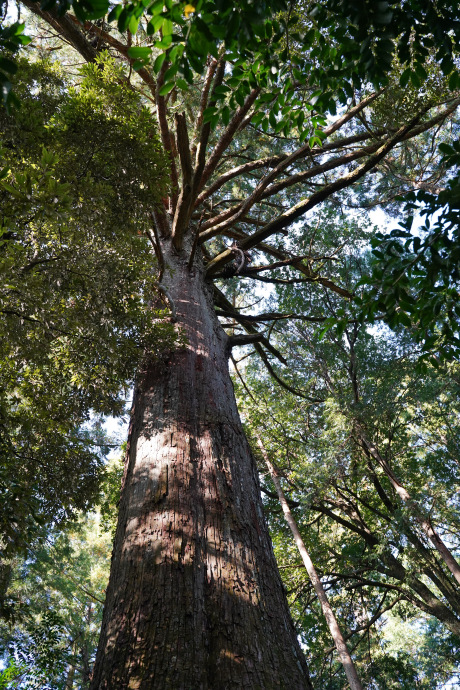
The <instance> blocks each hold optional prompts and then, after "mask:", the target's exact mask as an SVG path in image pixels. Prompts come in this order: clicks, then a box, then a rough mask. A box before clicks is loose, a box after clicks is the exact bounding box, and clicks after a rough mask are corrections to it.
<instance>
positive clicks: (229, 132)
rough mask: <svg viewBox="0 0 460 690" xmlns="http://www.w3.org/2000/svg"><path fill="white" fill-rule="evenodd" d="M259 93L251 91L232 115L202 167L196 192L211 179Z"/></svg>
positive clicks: (258, 91)
mask: <svg viewBox="0 0 460 690" xmlns="http://www.w3.org/2000/svg"><path fill="white" fill-rule="evenodd" d="M259 93H260V88H256V89H253V90H252V91H251V93H250V94H249V96H247V97H246V100H245V101H244V103H243V105H242V106H240V107H239V108H238V110H237V111H236V112H235V114H234V115H233V117H232V119H231V120H230V122H229V123H228V125H227V127H226V129H225V131H224V133H223V134H222V136H221V138H220V139H219V141H218V142H217V144H216V145H215V147H214V149H213V151H212V152H211V155H210V156H209V158H208V161H207V163H206V165H205V166H204V170H203V174H202V175H201V177H200V179H199V182H198V184H197V187H196V191H197V192H199V191H200V190H201V189H202V188H203V187H204V185H205V184H206V182H207V181H208V180H209V178H210V177H211V175H212V173H213V172H214V170H215V169H216V167H217V165H218V163H219V161H220V159H221V158H222V155H223V153H224V151H225V150H226V149H227V148H228V146H229V145H230V144H231V142H232V141H233V137H234V136H235V134H236V132H237V131H238V129H239V128H240V126H241V123H242V122H243V119H244V117H245V115H246V114H247V113H248V112H249V110H250V109H251V108H252V106H253V104H254V101H255V100H256V98H257V96H258V95H259Z"/></svg>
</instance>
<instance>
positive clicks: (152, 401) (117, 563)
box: [91, 245, 311, 690]
mask: <svg viewBox="0 0 460 690" xmlns="http://www.w3.org/2000/svg"><path fill="white" fill-rule="evenodd" d="M187 257H188V254H186V252H183V253H181V254H180V255H178V254H175V253H174V250H172V249H171V245H168V247H167V248H166V249H165V261H166V264H167V268H166V271H165V275H164V279H163V282H164V284H165V286H166V288H167V290H168V293H169V294H170V296H171V298H172V300H173V301H174V304H175V310H176V318H177V323H178V326H179V327H181V328H182V329H183V331H184V332H185V334H186V337H187V344H186V346H185V347H182V348H180V349H177V350H176V351H174V352H170V353H168V355H167V356H166V357H165V358H164V359H163V361H150V362H148V361H147V362H146V364H145V366H144V371H143V373H142V376H141V377H140V379H139V383H138V385H137V386H136V390H135V396H134V402H133V412H132V420H131V429H130V437H129V448H128V453H127V466H126V469H125V480H124V487H123V492H122V498H121V502H120V514H119V524H118V528H117V534H116V538H115V545H114V552H113V560H112V572H111V577H110V583H109V587H108V591H107V600H106V606H105V611H104V619H103V625H102V633H101V638H100V642H99V648H98V653H97V658H96V665H95V670H94V674H93V681H92V685H91V688H92V689H93V690H96V688H97V689H98V690H100V689H102V688H105V689H108V688H110V689H115V688H116V689H117V690H121V689H122V688H130V689H133V688H136V689H141V690H147V689H148V690H155V689H156V688H158V690H168V688H170V689H174V690H181V689H184V690H191V689H203V690H205V689H208V688H209V689H211V688H212V689H216V688H219V690H224V689H225V688H251V689H255V688H261V689H262V688H263V689H264V690H269V689H270V688H277V689H279V688H290V689H297V688H298V689H299V690H300V689H302V690H303V689H309V688H311V684H310V681H309V677H308V670H307V666H306V663H305V660H304V656H303V654H302V651H301V649H300V647H299V644H298V642H297V639H296V634H295V630H294V627H293V624H292V621H291V618H290V615H289V610H288V607H287V602H286V598H285V594H284V591H283V587H282V584H281V580H280V577H279V574H278V571H277V568H276V563H275V559H274V554H273V550H272V546H271V542H270V538H269V535H268V531H267V527H266V525H265V522H264V517H263V513H262V503H261V497H260V489H259V483H258V476H257V470H256V467H255V463H254V461H253V458H252V455H251V452H250V449H249V446H248V443H247V441H246V438H245V436H244V433H243V429H242V426H241V422H240V419H239V416H238V412H237V408H236V403H235V398H234V394H233V387H232V383H231V379H230V376H229V372H228V363H227V357H228V350H229V344H228V338H227V336H226V334H225V333H224V331H223V330H222V328H221V327H220V325H219V323H218V321H217V318H216V316H215V313H214V309H213V306H212V299H211V297H212V296H211V294H210V292H208V289H207V288H206V286H205V284H204V282H203V275H202V271H201V268H200V267H196V266H195V267H194V268H193V269H192V271H191V272H189V271H188V268H187Z"/></svg>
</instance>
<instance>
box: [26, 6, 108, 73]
mask: <svg viewBox="0 0 460 690" xmlns="http://www.w3.org/2000/svg"><path fill="white" fill-rule="evenodd" d="M23 5H24V6H25V7H27V9H28V10H30V11H31V12H33V14H36V15H37V17H40V18H41V19H43V20H44V21H45V22H46V23H47V24H49V25H50V26H52V27H53V29H55V30H56V31H57V32H58V34H59V35H60V36H62V38H64V39H65V40H66V41H68V42H69V43H70V45H72V46H73V47H74V48H75V50H77V51H78V52H79V53H80V55H81V56H82V57H83V58H84V59H85V60H86V61H87V62H94V61H95V59H96V56H97V54H98V51H97V49H96V48H94V46H92V45H91V43H90V42H89V41H88V39H87V38H86V36H85V35H84V34H83V33H82V32H81V31H80V29H79V28H78V26H77V25H76V24H75V23H74V22H73V19H72V18H71V15H69V14H65V15H64V16H63V17H58V15H57V14H56V12H54V11H53V10H51V11H50V12H46V11H45V10H42V9H41V7H40V3H39V2H32V0H23Z"/></svg>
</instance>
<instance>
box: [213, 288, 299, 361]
mask: <svg viewBox="0 0 460 690" xmlns="http://www.w3.org/2000/svg"><path fill="white" fill-rule="evenodd" d="M214 298H215V302H216V304H217V305H218V306H220V307H221V308H222V309H223V311H226V312H227V313H229V314H231V316H232V317H233V318H234V319H235V321H238V322H239V323H241V325H242V326H243V328H244V329H245V331H246V333H249V334H250V335H260V333H259V331H258V330H257V329H256V328H254V326H251V324H250V323H248V321H247V320H245V318H244V315H242V314H240V312H239V311H238V310H237V309H236V308H235V307H234V306H233V304H232V303H231V302H229V301H228V299H227V298H226V297H225V295H224V293H223V292H221V291H220V290H219V289H218V288H217V287H216V286H214ZM260 342H261V343H263V344H264V346H265V347H266V348H267V350H268V351H269V352H271V353H272V355H274V356H275V357H276V358H277V359H279V361H280V362H282V364H287V362H286V360H285V358H284V357H283V355H282V354H281V353H280V352H278V350H277V349H276V348H275V347H273V345H272V344H271V343H270V342H269V340H268V339H267V338H266V337H265V336H261V338H260Z"/></svg>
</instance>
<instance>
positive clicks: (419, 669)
mask: <svg viewBox="0 0 460 690" xmlns="http://www.w3.org/2000/svg"><path fill="white" fill-rule="evenodd" d="M318 224H320V225H321V235H319V233H318V235H317V236H315V237H314V244H313V240H312V239H311V238H310V237H308V232H307V231H306V230H307V229H306V228H304V229H303V231H304V233H305V236H306V237H305V239H304V242H305V245H302V244H301V245H300V246H301V251H302V250H304V249H306V247H308V245H309V243H311V245H310V251H311V254H315V255H319V256H324V255H326V256H327V255H329V256H330V255H331V254H333V250H332V247H333V246H337V245H339V246H340V245H341V244H342V243H345V245H346V247H347V250H346V252H344V253H343V254H341V255H340V254H339V255H336V257H337V258H336V260H335V261H334V262H333V263H331V265H330V269H329V271H330V273H329V275H330V276H331V279H333V280H335V281H336V282H339V283H340V284H342V285H350V286H351V285H353V284H354V282H356V280H357V277H358V276H359V275H360V274H362V271H363V270H365V263H364V262H365V259H364V258H363V257H360V256H359V254H358V251H359V247H360V245H362V243H363V239H364V237H365V235H364V234H363V233H362V231H361V230H360V228H359V227H358V226H356V224H354V223H352V222H350V221H349V220H347V219H344V220H343V222H339V219H338V217H337V216H336V215H335V216H334V217H333V220H332V217H328V216H327V215H326V214H324V215H322V217H321V218H320V219H318ZM299 233H300V230H299ZM312 245H313V246H312ZM331 245H332V246H331ZM353 247H354V252H353ZM313 248H314V251H313ZM353 254H354V255H353ZM363 264H364V265H363ZM276 275H277V277H278V278H279V277H280V276H283V278H284V279H285V280H286V279H288V278H289V276H292V273H290V269H289V268H287V267H285V268H280V269H278V270H277V274H276ZM277 293H278V294H277V296H276V300H275V299H274V297H272V300H271V305H270V309H271V310H273V311H275V310H276V311H281V312H285V313H296V314H304V315H305V316H306V318H307V319H308V318H309V319H313V322H312V323H309V322H308V320H307V321H305V322H304V321H301V320H297V321H294V320H292V321H291V322H290V323H289V326H288V325H286V323H284V324H283V326H278V325H275V326H274V327H273V328H272V329H271V342H272V343H273V344H275V343H276V347H278V348H279V349H280V351H281V352H282V353H283V354H284V355H285V356H286V357H288V358H289V369H288V368H285V369H284V371H283V372H282V375H283V377H284V379H285V380H287V381H288V382H289V383H290V384H291V385H292V386H293V387H295V388H296V389H300V390H301V391H302V393H303V394H304V396H305V397H304V398H303V399H301V398H298V397H295V396H294V395H292V394H290V393H286V392H281V391H280V389H279V388H275V385H274V384H273V382H272V381H271V379H269V378H268V377H267V374H266V372H265V371H264V370H263V368H262V367H261V365H260V364H259V363H258V362H257V360H255V359H252V360H248V359H245V360H243V362H244V363H242V364H241V365H239V370H240V373H241V374H243V373H244V378H245V381H246V383H247V385H248V389H245V388H243V387H242V386H241V384H240V382H239V380H237V382H236V387H237V395H238V399H239V404H240V406H241V409H242V412H243V415H244V418H245V420H246V428H247V432H248V436H249V438H251V437H253V436H254V435H255V434H256V433H257V434H259V435H260V436H261V437H262V438H263V442H264V446H265V447H266V449H267V451H268V453H269V457H270V459H271V461H272V462H273V463H274V464H276V466H277V467H278V468H279V471H280V476H281V481H282V484H283V488H284V491H285V493H286V495H287V497H288V499H289V500H290V501H291V510H292V511H293V514H294V516H295V519H296V521H297V524H298V527H299V529H300V531H301V534H302V537H303V540H304V542H305V544H306V547H307V550H308V551H309V553H310V555H311V557H312V560H313V562H314V564H315V566H316V568H317V570H318V572H319V574H320V576H321V578H322V581H323V584H324V586H325V587H326V590H327V594H328V597H329V599H330V603H331V606H332V608H333V610H334V612H335V614H336V615H337V617H338V619H339V624H340V626H341V629H342V632H343V633H344V634H345V635H349V636H350V637H349V638H348V644H349V648H350V649H351V650H353V658H354V659H355V661H356V664H357V667H358V673H359V675H360V677H361V679H362V682H363V684H364V686H365V687H378V688H388V689H390V688H397V687H404V688H407V690H409V689H412V688H414V687H420V688H426V690H433V688H438V687H439V688H440V687H443V683H445V682H447V681H448V679H449V678H450V677H451V676H452V674H453V673H454V672H455V669H456V667H457V666H458V660H459V647H458V637H456V636H455V635H453V634H452V633H451V632H449V631H448V630H447V629H446V626H445V623H444V624H443V621H442V620H437V619H436V618H434V617H429V616H426V615H425V612H424V610H423V607H422V610H420V609H419V610H417V608H416V607H415V606H414V603H413V602H414V600H415V601H416V597H414V591H412V592H411V578H420V579H421V578H423V582H424V583H425V585H427V586H428V587H429V588H430V591H431V592H432V594H433V596H435V597H438V601H439V604H440V606H443V605H444V606H445V607H446V609H447V610H451V611H453V612H455V615H457V616H458V614H459V610H458V604H457V603H456V602H457V599H456V596H455V595H454V594H453V591H454V589H455V585H454V586H452V578H450V584H446V581H445V580H444V578H445V577H446V573H445V569H444V567H443V564H442V563H441V562H440V559H439V558H438V557H437V555H436V552H435V551H434V549H433V548H432V545H431V544H430V543H429V542H428V541H427V540H426V538H425V536H424V535H423V534H422V533H421V531H420V529H419V528H418V525H417V522H416V520H415V519H414V516H413V514H411V512H410V509H408V508H407V507H406V506H404V505H402V504H401V502H400V501H399V499H398V497H397V495H396V494H395V492H394V489H393V488H392V486H391V485H390V483H389V481H388V478H387V477H386V476H385V474H384V473H383V472H382V470H381V468H380V467H379V466H378V465H377V464H376V463H374V462H373V460H372V458H369V457H367V456H366V454H365V453H364V452H363V450H362V448H361V446H360V445H359V442H358V438H359V437H358V425H359V428H360V429H361V428H363V427H364V428H365V433H366V434H367V435H368V437H369V438H371V440H372V441H373V443H374V444H375V445H376V446H377V447H378V448H379V449H380V451H381V453H382V454H384V456H385V458H386V459H387V461H388V462H389V463H390V464H391V468H392V470H393V472H394V473H395V475H396V476H397V478H398V480H399V481H400V482H401V483H402V485H403V486H404V487H405V488H406V489H407V490H408V491H409V492H410V494H411V496H412V497H413V498H414V499H415V500H416V501H417V502H418V503H419V505H420V506H421V507H422V509H423V510H425V511H426V512H427V513H428V514H429V515H430V519H431V521H432V524H433V526H435V528H436V529H438V530H439V531H440V532H441V535H446V537H445V538H446V540H447V541H448V543H449V546H450V547H451V548H452V550H453V552H454V553H458V546H459V544H458V540H457V536H456V535H458V533H459V529H460V525H459V523H458V492H456V487H458V463H457V460H456V458H457V455H458V445H457V444H458V434H459V425H458V421H459V419H460V417H459V408H458V366H457V365H456V364H449V365H443V366H441V367H440V368H439V369H437V370H436V369H435V368H433V367H431V366H429V365H427V367H426V369H425V372H424V374H423V376H421V375H420V373H417V371H416V370H415V368H414V362H415V361H416V359H417V344H416V343H414V341H413V340H411V339H410V337H409V335H408V334H407V333H406V332H404V331H403V332H402V333H401V332H398V333H392V332H391V331H390V330H389V329H388V328H384V327H381V328H380V329H377V328H374V329H373V330H372V332H368V331H367V330H366V328H365V327H363V326H361V325H360V324H359V322H358V321H357V320H356V319H355V315H354V313H353V310H354V305H353V304H350V307H349V308H343V307H341V305H342V304H343V303H342V302H341V301H339V299H338V298H334V297H331V295H330V294H329V295H328V294H325V293H324V292H323V290H322V289H321V288H320V286H317V285H314V284H310V285H308V284H307V285H305V284H295V283H294V284H292V285H290V284H286V283H283V284H282V286H280V287H279V288H277ZM339 308H342V309H343V312H342V322H343V328H342V330H341V331H340V332H338V331H337V329H330V330H328V331H327V332H326V334H325V335H324V336H323V338H321V337H320V334H321V331H322V325H321V322H320V325H316V324H315V321H314V319H315V318H317V319H318V320H320V319H321V317H322V318H328V317H329V316H330V315H331V319H332V318H334V319H337V316H336V315H337V312H338V310H339ZM249 361H250V362H251V364H248V362H249ZM248 390H249V394H248ZM251 396H253V397H251ZM252 445H253V449H254V452H255V455H256V456H257V459H258V463H259V468H260V472H261V477H262V487H263V491H264V498H265V500H264V502H265V506H266V511H267V516H268V519H269V525H270V529H271V534H272V538H273V542H274V548H275V554H276V557H277V560H278V563H279V566H280V572H281V575H282V578H283V581H284V583H285V586H286V588H287V591H288V595H289V600H290V604H291V610H292V613H293V618H294V621H295V623H296V625H297V629H298V631H299V634H300V636H301V638H302V639H303V641H304V643H305V647H306V649H307V657H308V660H309V666H310V671H311V674H312V678H313V682H314V684H315V687H318V688H327V689H328V690H336V689H337V690H338V689H339V688H342V687H343V686H344V683H345V677H344V675H343V670H342V669H341V667H340V664H339V662H338V659H337V657H336V653H335V651H334V648H333V644H332V640H331V638H330V634H329V631H328V628H327V625H326V622H325V620H324V618H323V617H322V614H321V611H320V607H319V604H318V602H317V600H316V597H315V595H314V592H313V590H312V587H311V584H310V583H309V581H308V577H307V575H306V572H305V570H304V568H303V566H302V563H301V560H300V557H299V554H298V552H297V549H296V547H295V544H294V542H293V540H292V536H291V534H290V532H289V530H288V529H287V526H286V524H285V522H284V519H283V515H282V512H281V510H280V507H279V503H278V500H277V497H276V493H275V491H274V488H273V486H272V485H271V482H270V479H269V477H268V476H267V473H266V468H265V465H264V462H263V459H262V458H261V457H259V454H258V451H257V444H256V443H253V444H252ZM398 564H399V565H398ZM398 567H399V568H400V567H402V568H403V571H402V572H405V573H406V574H407V575H406V576H405V578H404V579H401V571H399V579H398V577H397V574H398V570H397V568H398ZM406 578H407V579H406ZM447 579H449V578H446V580H447ZM440 583H441V584H442V587H444V585H445V587H447V589H446V588H443V589H442V592H440V591H439V590H438V586H439V585H440ZM446 592H447V598H446V596H445V595H446ZM379 616H380V618H379ZM374 617H375V622H374V623H372V621H373V619H374ZM440 618H441V619H442V615H441V616H440ZM377 621H378V622H377ZM396 630H397V631H398V635H399V637H398V635H396V634H395V631H396ZM411 640H415V642H414V644H411ZM325 650H327V653H326V654H325ZM429 659H431V660H432V661H431V662H429V661H428V660H429Z"/></svg>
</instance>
